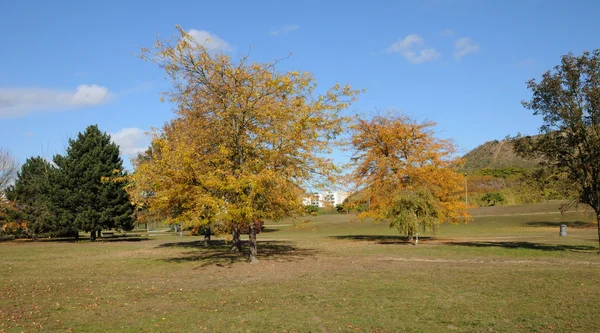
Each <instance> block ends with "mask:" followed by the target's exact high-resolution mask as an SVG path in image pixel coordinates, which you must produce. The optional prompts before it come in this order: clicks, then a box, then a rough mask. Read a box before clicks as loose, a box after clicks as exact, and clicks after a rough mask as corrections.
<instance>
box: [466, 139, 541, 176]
mask: <svg viewBox="0 0 600 333" xmlns="http://www.w3.org/2000/svg"><path fill="white" fill-rule="evenodd" d="M513 147H514V144H513V141H512V140H501V141H498V140H494V141H488V142H486V143H484V144H482V145H480V146H479V147H477V148H475V149H473V150H471V151H470V152H469V153H467V154H466V155H465V156H463V159H464V160H465V166H464V169H465V170H479V169H484V168H492V169H497V168H510V167H512V168H525V169H530V168H535V167H537V166H538V163H539V162H540V160H528V159H524V158H521V157H519V156H517V154H515V152H514V150H513Z"/></svg>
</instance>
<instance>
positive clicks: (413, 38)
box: [387, 34, 440, 64]
mask: <svg viewBox="0 0 600 333" xmlns="http://www.w3.org/2000/svg"><path fill="white" fill-rule="evenodd" d="M387 52H389V53H400V54H402V56H403V57H404V58H405V59H406V60H408V61H409V62H411V63H413V64H421V63H424V62H428V61H433V60H436V59H438V58H439V57H440V53H439V52H438V51H437V50H436V49H434V48H425V41H424V40H423V37H421V36H420V35H417V34H412V35H408V36H406V37H404V39H399V40H397V41H396V42H395V43H393V44H392V45H391V46H390V47H389V48H388V49H387Z"/></svg>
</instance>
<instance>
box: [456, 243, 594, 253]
mask: <svg viewBox="0 0 600 333" xmlns="http://www.w3.org/2000/svg"><path fill="white" fill-rule="evenodd" d="M446 244H447V245H450V246H469V247H500V248H506V249H530V250H540V251H569V252H597V251H598V248H596V247H595V246H590V245H566V244H542V243H531V242H450V243H446Z"/></svg>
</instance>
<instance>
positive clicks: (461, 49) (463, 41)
mask: <svg viewBox="0 0 600 333" xmlns="http://www.w3.org/2000/svg"><path fill="white" fill-rule="evenodd" d="M476 52H479V45H478V44H477V43H475V42H474V41H472V40H471V39H470V38H467V37H462V38H459V39H458V40H456V41H455V42H454V58H456V60H460V58H462V57H464V56H466V55H467V54H471V53H476Z"/></svg>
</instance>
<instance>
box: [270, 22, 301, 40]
mask: <svg viewBox="0 0 600 333" xmlns="http://www.w3.org/2000/svg"><path fill="white" fill-rule="evenodd" d="M298 29H300V26H299V25H297V24H286V25H284V26H283V27H280V28H277V29H273V30H271V31H269V35H271V36H276V37H277V36H281V35H285V34H289V33H290V32H292V31H296V30H298Z"/></svg>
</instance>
